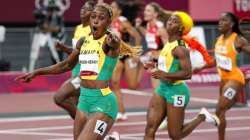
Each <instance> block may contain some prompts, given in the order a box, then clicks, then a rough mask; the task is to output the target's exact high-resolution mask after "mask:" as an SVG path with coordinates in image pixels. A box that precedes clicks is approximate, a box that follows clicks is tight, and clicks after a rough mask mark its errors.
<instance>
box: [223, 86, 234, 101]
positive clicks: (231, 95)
mask: <svg viewBox="0 0 250 140" xmlns="http://www.w3.org/2000/svg"><path fill="white" fill-rule="evenodd" d="M235 94H236V91H235V90H234V89H232V88H228V89H227V90H226V91H225V92H224V96H225V97H226V98H228V99H229V100H232V99H233V98H234V96H235Z"/></svg>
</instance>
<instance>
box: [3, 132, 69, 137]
mask: <svg viewBox="0 0 250 140" xmlns="http://www.w3.org/2000/svg"><path fill="white" fill-rule="evenodd" d="M0 134H13V135H40V136H62V137H70V136H71V137H72V136H73V134H65V133H46V132H30V131H29V132H19V131H0Z"/></svg>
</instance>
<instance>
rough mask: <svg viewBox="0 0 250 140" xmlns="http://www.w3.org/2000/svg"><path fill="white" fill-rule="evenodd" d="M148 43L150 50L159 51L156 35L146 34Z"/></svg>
mask: <svg viewBox="0 0 250 140" xmlns="http://www.w3.org/2000/svg"><path fill="white" fill-rule="evenodd" d="M146 42H147V46H148V48H149V49H157V47H158V45H157V43H156V40H155V34H152V33H146Z"/></svg>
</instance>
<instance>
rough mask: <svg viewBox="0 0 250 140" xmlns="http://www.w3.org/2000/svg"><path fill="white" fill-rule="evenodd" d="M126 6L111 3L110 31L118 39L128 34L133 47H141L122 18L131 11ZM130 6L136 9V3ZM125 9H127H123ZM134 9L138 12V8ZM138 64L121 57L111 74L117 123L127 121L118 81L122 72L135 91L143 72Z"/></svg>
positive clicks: (134, 60)
mask: <svg viewBox="0 0 250 140" xmlns="http://www.w3.org/2000/svg"><path fill="white" fill-rule="evenodd" d="M127 5H128V2H124V1H121V0H116V1H113V2H112V3H111V7H112V10H113V14H114V16H113V21H112V24H111V31H112V32H114V33H116V35H117V36H119V37H120V39H123V38H124V34H125V33H128V34H129V36H130V37H132V38H133V39H134V42H135V45H136V46H139V47H141V37H140V35H139V33H138V32H137V31H136V30H135V29H134V28H133V27H132V25H131V23H130V22H129V20H128V19H127V18H126V17H124V16H122V14H123V11H124V10H126V11H129V10H130V9H131V8H128V7H129V6H127ZM131 6H133V7H136V6H137V4H136V2H133V4H131V5H130V7H131ZM138 6H139V5H138ZM138 6H137V7H138ZM125 7H126V8H127V9H125ZM134 9H137V10H138V9H139V7H138V8H134ZM131 10H132V9H131ZM133 12H135V13H134V15H136V10H134V11H133ZM139 62H140V61H139V58H133V57H129V56H121V57H120V59H119V61H118V62H117V64H116V67H115V70H114V72H113V75H112V78H111V84H112V90H113V91H114V93H115V94H116V96H117V99H118V106H119V108H118V109H119V112H118V114H117V120H118V121H119V120H123V121H124V120H126V119H127V115H126V113H125V108H124V104H123V100H122V94H121V88H120V80H121V78H122V74H123V72H124V75H125V78H126V82H127V84H128V88H130V89H136V88H137V87H138V85H139V83H140V81H141V79H142V76H143V70H144V68H143V65H142V64H141V63H139Z"/></svg>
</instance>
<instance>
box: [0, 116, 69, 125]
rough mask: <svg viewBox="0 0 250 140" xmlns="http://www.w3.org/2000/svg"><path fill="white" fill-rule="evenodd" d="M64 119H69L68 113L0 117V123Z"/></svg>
mask: <svg viewBox="0 0 250 140" xmlns="http://www.w3.org/2000/svg"><path fill="white" fill-rule="evenodd" d="M65 119H70V117H69V115H60V116H59V115H57V116H40V117H39V116H37V117H15V118H1V119H0V123H5V122H6V123H7V122H20V121H22V122H32V121H47V120H65Z"/></svg>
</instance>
